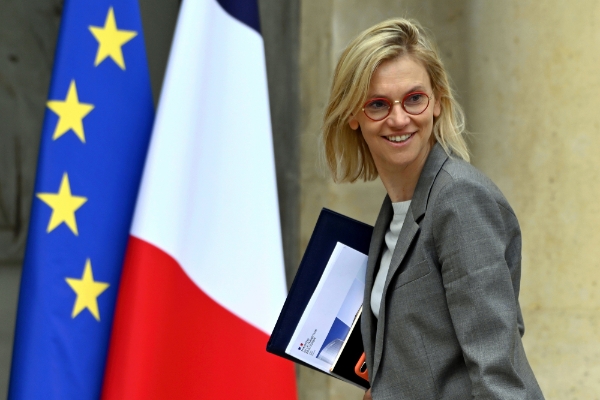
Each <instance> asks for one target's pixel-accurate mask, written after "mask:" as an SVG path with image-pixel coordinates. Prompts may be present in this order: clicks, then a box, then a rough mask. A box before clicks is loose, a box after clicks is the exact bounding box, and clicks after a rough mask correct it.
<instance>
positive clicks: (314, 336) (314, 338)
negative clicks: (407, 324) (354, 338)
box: [285, 242, 367, 373]
mask: <svg viewBox="0 0 600 400" xmlns="http://www.w3.org/2000/svg"><path fill="white" fill-rule="evenodd" d="M366 271H367V256H366V255H365V254H363V253H361V252H358V251H356V250H354V249H353V248H351V247H348V246H346V245H345V244H342V243H339V242H338V243H337V244H336V246H335V249H334V250H333V253H332V254H331V257H329V261H328V262H327V266H326V267H325V271H324V272H323V275H322V276H321V280H320V281H319V284H318V285H317V288H316V289H315V291H314V293H313V295H312V297H311V298H310V301H309V302H308V305H307V306H306V309H305V310H304V313H303V314H302V317H301V318H300V322H299V323H298V326H297V327H296V330H295V331H294V334H293V335H292V340H291V341H290V343H289V344H288V347H287V348H286V351H285V352H286V353H287V354H289V355H291V356H293V357H296V358H297V359H299V360H302V361H304V362H306V363H308V364H310V365H312V366H314V367H316V368H319V369H320V370H322V371H324V372H326V373H329V369H330V368H331V365H332V362H333V361H334V360H335V358H336V356H337V353H338V352H339V349H340V347H341V345H342V343H343V341H344V340H345V338H346V336H347V334H348V332H349V330H350V327H351V326H352V322H353V320H354V316H355V315H356V313H357V311H358V309H359V308H360V306H361V305H362V302H363V295H364V289H365V274H366Z"/></svg>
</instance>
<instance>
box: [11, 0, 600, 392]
mask: <svg viewBox="0 0 600 400" xmlns="http://www.w3.org/2000/svg"><path fill="white" fill-rule="evenodd" d="M259 3H260V11H261V18H262V28H263V36H264V39H265V50H266V55H267V67H268V73H269V86H270V87H269V89H270V95H271V111H272V117H273V130H274V141H275V150H276V159H277V174H278V184H279V196H280V208H281V212H282V228H283V232H284V248H285V251H286V265H287V273H288V277H291V276H293V274H294V272H295V268H296V266H297V263H298V260H299V257H300V255H301V253H302V250H303V249H304V248H305V246H306V243H307V241H308V238H309V235H310V233H311V231H312V228H313V226H314V223H315V221H316V219H317V216H318V213H319V211H320V209H321V207H329V208H332V209H334V210H337V211H339V212H342V213H345V214H347V215H350V216H352V217H354V218H357V219H360V220H362V221H365V222H368V223H371V224H372V223H374V221H375V218H376V214H377V212H378V210H379V206H380V203H381V200H382V198H383V196H384V190H383V187H382V185H381V184H380V183H379V181H375V182H370V183H357V184H353V185H348V184H346V185H335V184H333V183H332V182H331V180H330V179H329V178H328V175H327V173H326V170H325V168H324V166H323V163H322V162H320V161H319V154H318V146H319V145H318V133H319V127H320V122H321V118H322V113H323V109H324V106H325V103H326V101H327V94H328V90H329V85H330V80H331V74H332V71H333V68H334V65H335V62H336V59H337V57H338V56H339V54H340V53H341V51H342V49H343V48H344V46H345V45H346V44H347V43H348V42H349V41H350V40H351V39H352V38H353V37H354V36H355V35H356V34H358V33H359V32H360V31H361V30H363V29H365V28H367V27H369V26H371V25H373V24H375V23H377V22H380V21H381V20H383V19H386V18H390V17H394V16H407V17H411V18H416V19H418V20H419V21H420V22H421V23H422V24H423V25H425V26H426V27H428V28H429V29H430V30H431V31H432V33H433V34H434V36H435V37H436V38H437V42H438V45H439V47H440V51H441V54H442V58H443V59H444V62H445V64H446V66H447V69H448V70H449V72H450V75H451V77H452V79H453V82H454V86H455V89H456V91H457V93H458V95H459V99H460V101H461V103H462V104H463V106H464V107H465V110H466V113H467V121H468V124H469V129H470V131H471V132H473V134H472V135H471V139H470V143H471V150H472V154H473V164H474V165H476V166H477V167H478V168H480V169H481V170H483V171H484V172H485V173H486V174H487V175H488V176H490V177H491V178H492V179H493V180H494V181H495V182H496V183H497V184H498V186H499V187H500V188H501V189H502V191H503V192H504V193H505V195H506V196H507V198H508V199H509V201H510V202H511V204H512V205H513V208H514V209H515V212H516V213H517V216H518V217H519V220H520V222H521V226H522V230H523V256H524V258H523V278H522V291H521V306H522V308H523V312H524V317H525V323H526V328H527V329H526V334H525V338H524V343H525V346H526V349H527V354H528V357H529V360H530V362H531V365H532V367H533V369H534V371H535V373H536V375H537V377H538V380H539V383H540V385H541V387H542V389H543V390H544V393H545V395H546V398H547V399H557V400H565V399H567V400H570V399H573V400H575V399H582V400H589V399H591V400H594V399H600V329H599V327H600V294H599V287H598V286H599V283H600V282H599V281H600V272H599V271H600V268H599V267H600V265H599V264H600V261H598V259H599V258H600V257H599V256H600V250H599V249H598V248H599V246H598V245H597V244H598V243H600V240H599V239H600V237H599V236H600V234H599V233H598V228H597V227H598V226H600V201H598V200H597V199H599V198H600V181H599V178H600V177H599V176H598V175H599V172H598V171H599V170H600V157H598V155H597V154H598V153H599V150H600V113H599V112H598V111H597V109H598V108H599V107H600V0H577V1H575V2H566V1H564V0H371V1H369V2H365V1H359V0H285V1H280V0H260V1H259ZM62 4H63V0H0V22H1V23H0V121H2V125H1V127H0V398H2V397H4V395H5V393H6V390H7V386H6V385H7V381H8V372H9V365H10V352H11V346H12V334H13V329H14V318H15V309H16V299H17V293H18V281H19V277H20V263H21V261H22V253H23V248H24V243H25V235H26V226H27V223H28V212H29V204H30V201H31V187H32V185H33V180H34V171H35V162H36V154H37V141H38V137H39V132H40V129H41V119H42V116H43V110H44V107H45V99H46V93H47V88H48V83H49V79H50V73H51V68H52V58H53V54H54V45H55V41H56V33H57V30H58V26H59V22H60V15H61V10H62ZM140 5H141V8H142V14H143V15H142V16H143V18H144V24H145V25H144V26H145V34H146V41H147V49H148V58H149V64H150V72H151V75H152V82H153V87H154V92H155V97H157V95H158V90H159V88H160V82H161V80H162V72H163V71H164V67H165V63H166V58H167V55H168V47H169V42H170V37H171V35H172V29H173V27H174V24H175V17H176V14H177V9H178V7H179V0H140ZM298 204H299V206H298ZM298 390H299V397H300V399H302V400H338V399H349V400H352V399H361V398H362V391H360V390H358V389H355V388H354V387H352V386H350V385H347V384H345V383H341V382H338V381H336V380H334V379H330V378H327V377H325V376H324V375H322V374H320V373H315V372H312V371H310V370H308V369H306V368H298Z"/></svg>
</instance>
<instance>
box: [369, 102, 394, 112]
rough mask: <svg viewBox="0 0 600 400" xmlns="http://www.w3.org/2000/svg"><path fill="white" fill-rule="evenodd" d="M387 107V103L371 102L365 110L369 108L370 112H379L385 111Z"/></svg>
mask: <svg viewBox="0 0 600 400" xmlns="http://www.w3.org/2000/svg"><path fill="white" fill-rule="evenodd" d="M388 107H389V105H388V103H387V102H386V101H384V100H373V101H371V102H369V103H367V108H369V109H371V110H381V109H385V108H388Z"/></svg>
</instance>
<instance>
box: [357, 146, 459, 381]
mask: <svg viewBox="0 0 600 400" xmlns="http://www.w3.org/2000/svg"><path fill="white" fill-rule="evenodd" d="M447 159H448V155H447V154H446V152H445V151H444V149H443V148H442V147H441V146H440V145H439V144H437V143H436V144H435V145H434V146H433V148H432V149H431V151H430V153H429V156H428V157H427V161H426V162H425V165H424V166H423V170H422V171H421V175H420V177H419V181H418V182H417V186H416V188H415V192H414V193H413V198H412V201H411V203H410V207H409V209H408V212H407V214H406V217H405V218H404V223H403V225H402V229H401V230H400V235H399V237H398V242H397V243H396V247H395V249H394V254H393V255H392V260H391V262H390V269H389V271H388V275H387V277H386V281H385V285H384V287H383V293H382V301H381V306H380V309H379V319H378V320H377V330H376V337H375V349H374V351H373V352H372V353H373V359H372V361H371V363H370V364H367V365H368V366H373V367H372V374H371V372H369V376H370V377H371V383H372V382H374V378H375V376H376V375H377V370H378V369H379V364H380V362H381V356H382V353H383V334H384V332H385V315H386V301H385V298H386V296H387V291H388V288H389V285H390V282H391V280H392V278H393V277H394V276H395V275H396V274H397V273H398V272H399V271H398V270H399V269H400V265H402V261H403V260H404V258H405V256H406V252H407V250H408V248H409V247H410V245H411V243H412V242H413V240H414V239H415V237H416V236H417V233H418V232H419V230H420V226H419V223H420V222H421V219H422V217H423V215H425V211H426V209H427V202H428V200H429V193H430V191H431V187H432V186H433V182H434V181H435V178H436V177H437V175H438V173H439V172H440V170H441V168H442V165H444V163H445V162H446V160H447ZM386 200H388V201H389V197H386ZM384 208H388V209H389V211H388V212H389V213H390V214H391V215H390V216H389V218H388V219H387V220H386V223H385V226H383V227H380V230H382V232H378V233H380V235H381V236H378V237H377V241H376V240H375V231H374V232H373V238H372V239H371V248H370V249H369V255H371V252H375V251H377V258H371V257H369V261H368V262H369V265H368V267H367V280H366V281H365V283H366V285H367V286H366V290H365V293H366V292H368V295H369V298H368V299H367V298H365V303H366V302H367V301H368V303H369V308H368V309H367V310H368V311H370V310H371V308H370V303H371V299H370V297H371V291H372V289H373V283H374V279H375V278H374V274H375V270H376V267H377V265H371V264H377V263H378V262H379V253H380V252H381V248H382V245H383V240H384V237H385V233H386V231H387V229H388V226H389V224H390V221H391V219H392V216H393V209H392V205H391V201H389V204H387V207H386V202H385V201H384V204H383V206H382V211H381V212H380V216H381V214H382V213H383V211H384ZM379 222H380V218H378V219H377V223H379ZM381 222H383V221H381ZM375 226H376V228H377V225H375ZM376 245H377V246H378V248H377V249H374V246H376ZM400 272H401V271H400ZM369 273H370V275H369ZM401 281H402V274H401V275H400V277H399V281H398V284H401V283H402V282H401ZM363 310H364V308H363ZM366 314H368V315H369V317H370V318H371V319H375V317H374V315H373V313H372V312H367V313H366ZM364 315H365V312H364V311H363V316H364ZM374 323H375V321H372V322H371V323H370V326H371V327H374V326H373V325H374ZM372 331H373V330H372V329H370V332H369V333H370V337H369V338H368V340H369V342H368V343H372V341H371V340H372Z"/></svg>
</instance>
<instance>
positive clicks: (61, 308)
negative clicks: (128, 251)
mask: <svg viewBox="0 0 600 400" xmlns="http://www.w3.org/2000/svg"><path fill="white" fill-rule="evenodd" d="M153 118H154V107H153V104H152V94H151V89H150V79H149V73H148V65H147V60H146V53H145V46H144V38H143V34H142V23H141V17H140V12H139V7H138V3H137V0H112V1H104V0H96V1H81V0H66V1H65V3H64V11H63V16H62V22H61V28H60V33H59V38H58V44H57V49H56V55H55V61H54V71H53V76H52V82H51V85H50V92H49V95H48V102H47V109H46V114H45V119H44V125H43V130H42V137H41V145H40V152H39V160H38V167H37V178H36V183H35V189H34V190H35V191H34V196H33V205H32V210H31V222H30V226H29V236H28V240H27V248H26V254H25V262H24V265H23V275H22V278H21V291H20V296H19V310H18V315H17V326H16V332H15V343H14V350H13V361H12V371H11V377H10V388H9V399H12V400H17V399H36V400H37V399H77V400H83V399H97V398H99V396H100V391H101V387H102V379H103V373H104V366H105V362H106V354H107V347H108V341H109V337H110V330H111V325H112V320H113V311H114V305H115V301H116V296H117V289H118V286H119V279H120V276H121V266H122V262H123V256H124V252H125V247H126V244H127V239H128V233H129V227H130V223H131V218H132V213H133V209H134V205H135V200H136V195H137V190H138V186H139V182H140V177H141V173H142V169H143V163H144V159H145V155H146V150H147V147H148V142H149V137H150V132H151V128H152V122H153Z"/></svg>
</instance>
